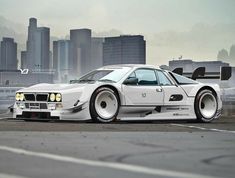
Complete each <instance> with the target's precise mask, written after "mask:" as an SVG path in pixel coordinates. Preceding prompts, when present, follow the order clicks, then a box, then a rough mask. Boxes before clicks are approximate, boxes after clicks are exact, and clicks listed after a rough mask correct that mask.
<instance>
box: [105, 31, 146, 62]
mask: <svg viewBox="0 0 235 178" xmlns="http://www.w3.org/2000/svg"><path fill="white" fill-rule="evenodd" d="M145 63H146V42H145V40H144V37H143V36H141V35H133V36H131V35H124V36H119V37H107V38H105V42H104V44H103V64H104V65H112V64H145Z"/></svg>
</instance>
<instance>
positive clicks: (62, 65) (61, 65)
mask: <svg viewBox="0 0 235 178" xmlns="http://www.w3.org/2000/svg"><path fill="white" fill-rule="evenodd" d="M69 50H70V41H69V40H59V41H53V69H54V70H55V71H56V74H57V75H56V76H57V80H58V81H59V82H67V80H68V75H69Z"/></svg>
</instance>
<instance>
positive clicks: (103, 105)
mask: <svg viewBox="0 0 235 178" xmlns="http://www.w3.org/2000/svg"><path fill="white" fill-rule="evenodd" d="M100 106H101V108H103V109H104V108H106V106H107V103H106V102H105V101H101V103H100Z"/></svg>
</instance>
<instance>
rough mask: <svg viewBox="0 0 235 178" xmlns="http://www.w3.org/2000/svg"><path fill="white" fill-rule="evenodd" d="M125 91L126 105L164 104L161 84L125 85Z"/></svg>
mask: <svg viewBox="0 0 235 178" xmlns="http://www.w3.org/2000/svg"><path fill="white" fill-rule="evenodd" d="M158 91H160V92H158ZM123 93H124V95H125V100H126V105H142V106H143V105H163V98H164V95H163V92H162V88H161V86H141V85H136V86H133V85H123Z"/></svg>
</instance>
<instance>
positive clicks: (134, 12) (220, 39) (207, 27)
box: [0, 0, 235, 65]
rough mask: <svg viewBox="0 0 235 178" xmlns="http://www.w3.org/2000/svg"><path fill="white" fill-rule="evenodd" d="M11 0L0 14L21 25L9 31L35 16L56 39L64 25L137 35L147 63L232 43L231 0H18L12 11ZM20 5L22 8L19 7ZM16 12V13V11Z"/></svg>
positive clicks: (213, 51) (199, 55) (209, 55)
mask: <svg viewBox="0 0 235 178" xmlns="http://www.w3.org/2000/svg"><path fill="white" fill-rule="evenodd" d="M15 3H17V2H16V1H15V0H9V1H4V0H0V4H1V6H0V10H1V13H0V16H3V17H5V18H6V19H9V21H12V22H13V23H14V24H15V23H17V24H18V25H19V24H21V25H19V26H20V28H17V31H16V33H15V34H18V33H19V34H23V33H26V30H24V31H23V30H22V29H23V27H25V26H26V24H27V19H28V18H30V17H36V18H38V19H40V24H39V25H40V26H49V27H50V29H51V35H52V36H53V37H58V38H61V37H63V38H64V37H65V36H67V35H68V34H69V29H79V28H90V29H92V30H93V31H94V36H97V37H99V36H118V35H120V34H136V35H138V34H140V35H144V36H145V37H146V41H147V42H148V43H147V52H146V54H147V63H149V64H155V65H160V64H166V62H167V61H168V60H170V59H172V58H177V57H179V56H181V55H183V57H184V58H193V59H202V60H204V59H209V60H214V59H216V56H217V53H218V51H219V50H221V49H223V48H230V46H231V45H232V44H234V43H235V39H234V33H235V30H234V29H235V21H234V19H235V15H234V12H233V7H234V6H235V2H234V1H231V0H225V1H218V0H213V1H212V0H206V1H204V0H203V1H202V0H197V1H194V0H193V1H190V2H188V1H185V0H171V1H168V0H167V1H155V0H154V1H153V0H148V1H146V2H136V1H133V0H131V1H127V2H126V1H125V3H124V1H118V2H115V1H105V0H101V1H85V2H83V1H74V0H70V1H59V2H57V1H53V0H48V1H40V2H37V1H27V0H22V1H21V3H20V4H19V3H17V4H18V5H19V6H18V5H17V9H16V8H15V7H16V6H15V5H14V4H15ZM38 3H40V5H39V4H38ZM55 3H56V6H55ZM53 6H54V8H52V7H53ZM212 7H213V8H212ZM25 8H27V10H22V9H25ZM19 10H20V11H21V12H20V13H17V12H18V11H19ZM16 14H17V15H16ZM0 21H1V20H0ZM1 24H2V25H4V23H1ZM0 29H1V28H0ZM12 33H13V32H12ZM0 37H1V34H0ZM16 41H17V42H18V40H17V39H16ZM19 43H20V42H19ZM21 46H23V45H19V48H21Z"/></svg>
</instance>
